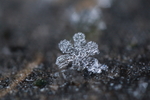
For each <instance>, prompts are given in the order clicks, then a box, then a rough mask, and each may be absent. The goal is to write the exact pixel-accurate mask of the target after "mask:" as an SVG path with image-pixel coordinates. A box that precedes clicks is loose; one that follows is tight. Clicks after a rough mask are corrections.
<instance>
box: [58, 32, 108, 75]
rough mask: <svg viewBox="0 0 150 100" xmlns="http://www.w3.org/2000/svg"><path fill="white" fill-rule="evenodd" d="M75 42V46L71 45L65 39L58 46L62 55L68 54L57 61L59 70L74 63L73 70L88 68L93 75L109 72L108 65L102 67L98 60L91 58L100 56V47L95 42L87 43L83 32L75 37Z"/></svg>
mask: <svg viewBox="0 0 150 100" xmlns="http://www.w3.org/2000/svg"><path fill="white" fill-rule="evenodd" d="M73 41H74V44H71V42H70V41H67V40H66V39H65V40H62V41H60V43H59V44H58V46H59V48H60V50H61V51H62V53H66V54H65V55H61V56H59V57H58V58H57V59H56V65H58V67H59V68H63V67H65V66H67V65H68V64H69V63H70V62H72V67H71V68H72V69H75V68H77V69H78V70H83V69H85V68H86V69H87V70H88V71H89V72H93V73H101V72H102V70H105V71H107V69H108V67H107V65H102V64H100V63H99V62H98V60H97V59H96V58H93V57H89V56H93V55H95V54H99V50H98V45H97V44H96V43H95V42H93V41H90V42H88V43H86V40H85V35H84V34H83V33H81V32H79V33H76V34H75V35H74V36H73Z"/></svg>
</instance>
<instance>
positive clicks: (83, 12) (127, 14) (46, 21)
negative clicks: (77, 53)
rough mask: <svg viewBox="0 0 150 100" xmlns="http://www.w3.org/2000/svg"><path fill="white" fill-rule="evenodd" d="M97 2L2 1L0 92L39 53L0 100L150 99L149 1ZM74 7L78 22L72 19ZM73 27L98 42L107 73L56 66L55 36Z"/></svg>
mask: <svg viewBox="0 0 150 100" xmlns="http://www.w3.org/2000/svg"><path fill="white" fill-rule="evenodd" d="M101 1H103V0H101ZM95 2H97V1H96V0H95V1H94V0H93V1H92V0H57V1H54V0H0V93H1V92H3V91H5V90H6V89H7V88H8V87H9V86H11V84H13V82H14V80H17V77H16V76H15V75H17V73H18V72H19V71H21V70H25V69H26V65H27V64H28V63H30V62H33V61H35V59H36V57H37V55H38V54H40V55H42V56H43V58H42V62H41V63H39V66H38V67H37V68H35V69H34V70H33V71H32V72H31V73H30V74H29V75H27V76H26V78H25V79H23V80H21V81H20V82H19V83H17V85H16V86H15V87H14V88H12V89H11V91H8V92H7V93H6V94H5V95H4V96H0V98H1V100H50V99H53V100H100V99H103V100H133V99H134V100H149V99H150V81H149V79H150V44H149V43H150V28H149V27H150V6H149V5H150V1H148V0H111V3H110V4H111V5H109V3H108V4H106V5H103V6H102V5H100V4H98V3H95ZM101 3H102V2H101ZM95 7H96V8H97V9H98V11H99V12H97V13H98V15H99V16H98V18H97V19H94V21H93V22H91V23H88V20H90V18H95V17H94V15H93V16H92V15H91V14H90V16H92V17H88V16H89V13H90V12H91V11H90V9H93V8H95ZM74 11H75V13H76V15H78V16H80V17H79V21H73V20H72V19H71V16H72V14H73V12H74ZM99 13H100V14H99ZM101 22H103V24H102V26H101V27H98V26H99V24H100V23H101ZM77 32H83V33H85V35H86V39H87V40H89V41H90V40H91V41H95V42H97V44H98V45H99V50H100V52H101V53H100V54H99V55H96V56H95V57H97V59H98V60H99V61H100V62H101V63H102V64H106V65H108V67H109V69H108V71H107V72H102V73H101V74H94V73H93V74H89V73H88V72H87V70H83V71H76V70H71V69H69V66H68V67H67V68H65V69H62V70H61V69H59V68H58V67H57V66H56V65H55V61H56V58H57V57H58V56H59V55H61V52H60V51H59V48H58V43H59V41H60V40H63V39H67V40H72V36H73V35H74V34H75V33H77ZM64 70H65V72H62V71H64ZM23 74H24V73H23ZM31 79H32V81H28V80H31Z"/></svg>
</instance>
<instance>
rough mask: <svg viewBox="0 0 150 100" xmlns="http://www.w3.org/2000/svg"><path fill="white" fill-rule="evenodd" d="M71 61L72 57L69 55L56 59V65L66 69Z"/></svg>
mask: <svg viewBox="0 0 150 100" xmlns="http://www.w3.org/2000/svg"><path fill="white" fill-rule="evenodd" d="M71 61H73V59H72V56H70V55H68V54H66V55H61V56H59V57H58V58H57V59H56V65H58V67H59V68H63V67H66V66H67V65H68V64H69V62H71Z"/></svg>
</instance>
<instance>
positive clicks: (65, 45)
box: [58, 39, 73, 53]
mask: <svg viewBox="0 0 150 100" xmlns="http://www.w3.org/2000/svg"><path fill="white" fill-rule="evenodd" d="M58 46H59V49H60V50H61V51H62V53H71V52H72V51H73V46H72V44H71V43H70V41H67V40H66V39H65V40H62V41H60V43H59V44H58Z"/></svg>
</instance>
